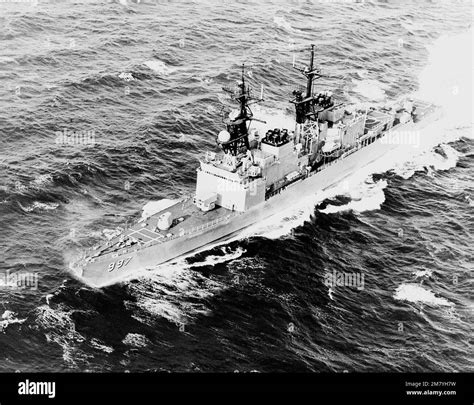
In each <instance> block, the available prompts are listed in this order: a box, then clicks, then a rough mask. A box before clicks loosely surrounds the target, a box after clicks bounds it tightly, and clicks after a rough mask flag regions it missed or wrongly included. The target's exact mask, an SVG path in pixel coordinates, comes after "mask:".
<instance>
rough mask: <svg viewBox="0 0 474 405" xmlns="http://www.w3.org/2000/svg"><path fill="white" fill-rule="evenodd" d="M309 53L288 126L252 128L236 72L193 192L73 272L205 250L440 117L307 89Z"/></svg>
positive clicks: (143, 265) (311, 81)
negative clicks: (229, 103)
mask: <svg viewBox="0 0 474 405" xmlns="http://www.w3.org/2000/svg"><path fill="white" fill-rule="evenodd" d="M314 57H315V48H314V46H312V47H311V56H310V63H309V65H308V66H307V67H305V68H297V69H298V70H299V71H300V72H301V73H302V74H303V75H304V76H305V78H306V88H305V90H304V91H303V90H295V91H294V92H293V98H292V99H291V101H290V102H291V103H293V104H294V106H295V127H294V129H288V128H274V129H268V130H267V131H266V132H265V133H259V131H257V130H256V129H252V126H251V123H252V121H255V120H257V119H256V118H255V117H254V116H253V112H252V110H251V105H252V104H254V103H256V102H259V101H262V100H261V99H262V96H263V94H262V95H261V97H260V98H255V97H253V95H252V93H251V90H250V87H249V86H248V84H247V83H246V81H245V72H244V68H242V76H241V81H240V83H239V85H238V89H237V91H236V92H234V93H233V98H234V100H235V101H236V102H237V103H238V105H239V108H238V109H237V110H236V111H235V112H234V113H233V114H231V115H230V116H229V117H228V118H227V119H226V121H225V126H226V128H225V129H223V130H222V131H221V132H220V133H219V134H218V135H217V137H216V141H217V144H218V146H219V149H220V151H219V152H216V151H207V152H206V153H205V154H204V155H203V156H202V158H201V159H200V165H199V167H198V169H197V182H196V190H195V194H194V195H193V196H192V197H191V198H184V199H182V200H180V201H177V202H169V203H167V202H166V201H162V202H160V203H157V204H155V205H153V204H152V205H150V206H149V207H147V209H146V210H144V213H143V215H142V218H141V219H140V220H139V221H138V222H137V223H136V224H135V225H134V226H132V227H130V228H128V229H125V230H123V231H122V232H119V233H118V234H117V235H115V236H113V237H111V238H110V240H109V241H108V242H107V243H105V244H103V245H100V246H97V247H96V248H94V249H92V250H91V251H90V252H88V254H87V256H86V257H85V258H84V259H83V260H82V261H80V262H79V263H77V265H76V266H75V268H76V269H78V270H79V276H80V277H81V278H83V279H85V280H86V281H87V282H88V283H90V284H92V285H95V286H99V287H101V286H105V285H108V284H112V283H114V282H117V281H121V280H124V279H126V278H130V277H133V275H134V274H136V273H137V272H139V271H140V270H146V269H148V268H152V267H154V266H156V265H158V264H160V263H163V262H166V261H169V260H173V259H175V258H178V257H180V256H183V255H186V254H189V253H191V252H194V251H196V250H199V249H203V248H205V247H206V246H208V245H209V244H212V243H214V242H216V241H218V240H222V239H224V238H227V237H229V236H230V235H232V234H233V233H235V232H237V231H239V230H241V229H243V228H245V227H247V226H249V225H251V224H253V223H255V222H256V221H258V220H261V219H264V218H268V217H270V216H272V215H274V214H275V213H277V212H279V211H281V210H283V209H284V208H285V207H288V206H290V205H291V204H292V203H294V202H296V201H297V200H298V198H300V197H301V196H303V195H308V194H312V193H316V192H318V191H320V190H322V189H324V188H325V187H328V186H330V185H332V184H334V183H335V182H337V181H340V180H341V179H342V178H344V177H346V176H348V175H349V174H351V173H353V172H354V170H357V169H358V168H360V167H363V166H364V165H366V164H367V163H369V162H370V161H372V160H374V159H377V158H378V157H380V156H382V155H383V154H385V153H387V152H388V151H390V150H392V149H394V148H395V147H396V145H392V144H390V143H387V142H384V139H383V138H384V137H385V136H386V134H387V133H389V132H390V131H391V130H393V129H410V128H416V127H420V125H421V124H419V122H420V121H423V122H425V124H427V123H428V122H429V121H430V120H434V119H436V118H437V116H438V115H437V114H433V113H434V112H435V111H437V108H435V106H433V105H430V104H427V103H424V102H421V101H419V100H413V99H409V98H408V99H403V100H401V101H399V102H397V103H394V104H393V105H392V106H390V107H387V108H380V109H375V108H371V109H368V110H358V109H354V108H349V107H348V106H345V105H343V104H342V103H338V102H336V101H335V100H334V98H333V94H332V93H331V92H330V91H319V92H315V91H314V87H315V80H317V79H318V78H320V77H321V72H320V70H319V69H318V68H316V67H315V64H314ZM428 116H430V117H431V118H430V120H428V119H427V117H428Z"/></svg>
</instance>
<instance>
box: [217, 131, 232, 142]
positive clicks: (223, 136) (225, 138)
mask: <svg viewBox="0 0 474 405" xmlns="http://www.w3.org/2000/svg"><path fill="white" fill-rule="evenodd" d="M217 139H218V140H219V142H220V143H225V142H229V141H230V134H229V132H228V131H226V130H225V129H224V130H223V131H221V132H219V135H217Z"/></svg>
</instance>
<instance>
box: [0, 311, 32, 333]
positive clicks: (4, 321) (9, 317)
mask: <svg viewBox="0 0 474 405" xmlns="http://www.w3.org/2000/svg"><path fill="white" fill-rule="evenodd" d="M16 316H17V314H16V313H15V312H13V311H9V310H6V311H5V312H4V313H3V314H2V317H1V320H0V332H5V330H6V329H7V327H8V326H10V325H14V324H19V325H21V324H22V323H23V322H25V321H26V319H19V318H17V317H16Z"/></svg>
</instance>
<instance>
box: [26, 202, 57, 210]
mask: <svg viewBox="0 0 474 405" xmlns="http://www.w3.org/2000/svg"><path fill="white" fill-rule="evenodd" d="M18 205H19V207H20V208H21V209H22V210H23V211H24V212H33V211H35V210H44V211H51V210H55V209H56V208H58V207H59V203H42V202H39V201H34V202H33V204H30V205H27V206H26V207H25V206H23V205H22V204H21V203H20V202H18Z"/></svg>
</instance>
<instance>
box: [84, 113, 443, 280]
mask: <svg viewBox="0 0 474 405" xmlns="http://www.w3.org/2000/svg"><path fill="white" fill-rule="evenodd" d="M440 115H441V111H439V110H438V109H436V110H434V111H433V112H432V113H430V114H428V115H426V117H424V118H423V120H422V121H421V122H417V123H413V122H410V123H407V124H402V125H399V126H397V128H396V129H397V131H420V139H423V137H427V136H429V134H428V133H425V132H423V129H424V128H425V127H426V126H427V125H429V124H431V123H432V122H433V121H435V120H437V119H439V117H440ZM404 147H405V148H406V147H407V146H406V145H398V144H393V143H391V142H387V139H386V135H384V136H382V137H381V138H379V139H377V140H376V141H375V142H373V143H372V144H370V145H368V146H365V147H363V148H360V149H358V150H356V151H354V152H352V153H351V154H350V155H349V156H346V157H344V158H342V159H340V160H337V161H334V162H332V163H331V164H329V165H327V166H326V167H324V168H323V170H320V171H317V172H313V173H312V174H311V175H310V176H309V177H306V178H304V179H303V180H300V181H297V182H296V183H293V184H291V185H289V186H287V187H286V189H285V190H282V191H281V192H280V193H278V194H276V195H274V196H272V197H271V198H269V199H267V200H266V201H265V202H264V203H262V204H259V205H257V206H255V207H253V208H251V209H249V210H248V211H246V212H242V213H240V212H231V211H229V212H228V214H227V215H225V216H224V217H223V218H221V219H220V220H219V221H218V222H216V223H213V224H212V223H211V224H209V225H208V226H207V227H205V228H204V229H201V230H199V231H196V232H194V233H192V234H186V235H183V236H180V237H177V238H173V239H171V240H169V241H165V242H162V243H160V244H155V245H152V246H149V247H144V248H142V249H140V250H135V251H125V252H123V253H119V254H115V255H107V256H106V257H98V258H96V259H94V261H90V262H87V263H81V264H79V265H78V267H79V274H77V275H78V276H79V278H81V279H82V280H83V281H85V282H86V283H87V284H89V285H92V286H95V287H104V286H107V285H111V284H114V283H117V282H120V281H124V280H129V279H131V278H135V277H139V276H140V274H143V272H144V271H146V270H147V269H149V268H154V267H156V266H157V265H159V264H162V263H165V262H169V261H172V260H174V259H178V258H180V257H183V256H186V255H189V254H191V253H192V252H194V251H197V250H202V249H205V247H206V246H209V245H212V244H214V243H215V242H217V241H219V240H222V239H225V238H228V237H229V236H230V235H232V234H234V233H235V232H237V231H240V230H242V229H244V228H247V227H249V226H250V225H253V224H255V223H256V222H258V221H262V220H264V219H268V218H270V217H272V216H273V215H275V214H278V213H281V212H282V211H283V210H285V209H286V208H290V207H291V206H292V205H294V204H296V203H297V202H299V201H301V199H302V198H306V197H310V196H311V195H315V194H317V193H319V192H321V191H324V190H325V189H327V188H329V187H331V186H333V185H335V184H337V183H339V182H340V181H341V180H344V179H345V178H346V177H348V176H350V175H352V174H354V173H355V172H360V171H361V170H362V169H363V168H364V167H366V166H367V165H369V164H370V163H371V162H373V161H376V160H378V159H380V158H381V157H383V156H384V155H386V154H387V153H389V152H392V151H395V150H396V149H400V148H404ZM408 147H411V148H413V146H408ZM158 271H159V269H158Z"/></svg>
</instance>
